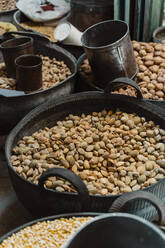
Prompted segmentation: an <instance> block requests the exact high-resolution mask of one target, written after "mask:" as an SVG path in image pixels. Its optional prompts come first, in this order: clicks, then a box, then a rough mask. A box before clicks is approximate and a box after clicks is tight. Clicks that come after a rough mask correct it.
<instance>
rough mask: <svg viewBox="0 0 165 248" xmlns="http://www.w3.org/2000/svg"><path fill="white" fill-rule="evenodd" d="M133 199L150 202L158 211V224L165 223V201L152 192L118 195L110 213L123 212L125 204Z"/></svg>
mask: <svg viewBox="0 0 165 248" xmlns="http://www.w3.org/2000/svg"><path fill="white" fill-rule="evenodd" d="M133 200H144V201H148V202H150V203H151V204H152V205H153V206H154V207H155V208H156V210H157V212H158V216H159V219H158V224H159V225H165V205H164V203H163V202H162V201H161V200H160V199H159V198H157V197H156V196H155V195H153V194H152V193H150V192H146V191H137V192H130V193H126V194H123V195H122V196H120V197H118V198H117V199H116V200H115V201H114V202H113V203H112V205H111V207H110V209H109V211H108V212H109V213H114V212H122V210H123V208H124V206H126V204H127V203H129V202H131V201H133Z"/></svg>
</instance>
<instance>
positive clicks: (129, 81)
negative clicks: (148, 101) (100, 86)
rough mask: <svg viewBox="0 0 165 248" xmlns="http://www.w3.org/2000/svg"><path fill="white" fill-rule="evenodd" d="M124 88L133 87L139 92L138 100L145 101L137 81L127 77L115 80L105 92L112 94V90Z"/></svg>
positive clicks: (108, 85)
mask: <svg viewBox="0 0 165 248" xmlns="http://www.w3.org/2000/svg"><path fill="white" fill-rule="evenodd" d="M123 86H132V87H133V88H134V89H135V90H136V92H137V98H138V99H143V96H142V93H141V91H140V88H139V86H138V85H137V84H136V83H135V81H133V80H132V79H130V78H126V77H121V78H116V79H115V80H113V81H111V82H109V83H108V84H107V86H106V88H105V89H104V92H105V93H110V92H111V91H112V90H114V89H117V88H120V87H123Z"/></svg>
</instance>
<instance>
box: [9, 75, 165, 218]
mask: <svg viewBox="0 0 165 248" xmlns="http://www.w3.org/2000/svg"><path fill="white" fill-rule="evenodd" d="M119 81H120V82H121V80H119ZM115 84H116V82H115ZM134 86H135V85H134ZM135 87H136V86H135ZM136 88H137V89H138V87H136ZM138 97H139V99H136V98H134V97H129V96H124V95H119V94H111V95H109V94H108V93H103V92H85V93H79V94H74V95H71V96H67V97H65V98H63V99H62V98H60V99H58V100H57V101H54V102H53V103H46V104H44V105H42V106H40V107H38V108H37V109H35V110H33V111H32V112H30V113H29V114H28V115H27V116H26V117H25V118H24V119H23V120H22V121H21V122H20V123H19V124H18V125H17V126H16V127H15V128H14V129H13V130H12V132H11V133H10V135H9V136H8V139H7V142H6V147H5V154H6V159H7V162H8V169H9V173H10V177H11V181H12V184H13V187H14V189H15V191H16V193H17V196H18V198H19V199H20V201H21V202H22V203H23V204H24V206H25V207H26V208H27V209H29V211H30V212H32V213H33V214H34V215H38V216H42V215H50V214H53V213H66V212H80V211H92V212H107V211H108V209H109V207H110V206H111V204H112V203H113V201H114V200H115V199H116V198H118V196H119V195H106V196H101V195H89V194H88V191H87V190H86V188H85V187H82V183H81V182H82V181H81V180H77V181H76V180H75V178H71V177H70V176H69V177H68V179H69V180H70V181H71V182H72V183H74V185H75V186H76V188H77V190H78V192H79V193H68V192H63V193H61V192H57V191H53V190H47V189H45V188H44V187H43V184H42V183H43V181H44V180H45V179H46V178H47V177H49V176H53V175H57V172H56V173H54V171H53V169H52V170H50V171H47V172H46V174H45V175H44V176H41V178H40V182H41V183H40V186H39V185H35V184H33V183H31V182H29V181H27V180H25V179H24V178H22V177H21V176H20V175H19V174H18V173H17V172H16V171H15V170H14V169H13V167H12V164H11V162H10V157H11V154H12V149H13V148H14V147H15V145H16V144H17V142H18V141H19V140H20V139H21V138H22V137H24V136H28V135H31V134H32V133H34V132H35V131H37V130H39V129H41V128H44V127H46V126H48V127H52V126H54V125H55V124H56V122H57V121H59V120H63V119H64V118H65V117H66V116H68V115H69V114H75V115H79V114H81V113H86V114H88V113H92V112H93V111H101V110H102V109H104V108H105V109H112V110H115V109H116V108H119V109H121V111H124V112H128V113H136V114H138V115H139V116H144V117H145V118H146V119H147V120H152V121H154V122H155V123H156V124H159V125H160V127H161V128H164V127H165V112H162V109H161V108H159V107H157V106H155V105H152V104H150V103H149V102H147V101H145V100H143V99H142V98H141V93H140V91H139V90H138ZM60 176H62V173H61V175H60ZM66 177H67V175H65V178H66ZM73 179H74V180H73ZM144 190H145V191H150V192H152V193H153V194H155V195H156V196H158V197H159V198H160V199H162V200H164V201H165V193H164V192H165V179H162V180H160V181H159V182H157V183H156V184H154V185H152V186H150V187H148V188H145V189H144ZM149 206H150V204H148V203H144V202H143V201H142V202H139V203H138V204H137V203H136V204H133V203H132V204H131V205H130V209H131V211H130V212H132V213H137V212H138V211H142V212H143V211H144V215H146V207H149ZM147 215H153V209H149V211H148V212H147Z"/></svg>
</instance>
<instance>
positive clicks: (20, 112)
mask: <svg viewBox="0 0 165 248" xmlns="http://www.w3.org/2000/svg"><path fill="white" fill-rule="evenodd" d="M34 51H35V53H36V54H42V55H44V56H49V57H50V58H56V59H57V60H60V61H61V60H63V61H64V63H65V64H66V65H67V66H68V67H69V68H70V70H71V73H72V74H71V76H69V77H68V78H67V79H65V80H63V81H61V82H60V83H57V84H55V85H54V86H52V87H51V88H49V89H47V90H41V91H37V92H33V93H30V94H25V95H22V96H9V97H4V96H2V95H0V116H1V118H0V119H1V121H0V134H6V133H8V132H9V131H10V130H11V129H12V128H13V127H14V126H15V125H16V124H17V123H18V122H19V121H20V120H21V119H22V118H23V117H24V116H25V115H26V114H27V113H28V112H29V111H30V110H32V109H33V108H35V107H37V106H38V105H40V104H42V103H45V102H46V101H48V100H53V99H56V98H58V97H60V96H64V95H69V94H71V93H73V92H74V87H75V78H76V73H77V65H76V59H75V58H74V56H73V55H72V54H70V53H69V52H67V51H66V50H64V49H63V48H61V47H59V46H57V45H55V44H53V43H51V42H45V41H44V40H42V39H41V40H40V39H39V38H37V39H34ZM1 59H2V57H1ZM1 61H2V60H1Z"/></svg>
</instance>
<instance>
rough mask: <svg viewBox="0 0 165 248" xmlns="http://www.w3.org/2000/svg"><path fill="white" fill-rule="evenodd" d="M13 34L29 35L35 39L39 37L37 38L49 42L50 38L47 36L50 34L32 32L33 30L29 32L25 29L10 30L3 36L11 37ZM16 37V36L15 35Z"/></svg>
mask: <svg viewBox="0 0 165 248" xmlns="http://www.w3.org/2000/svg"><path fill="white" fill-rule="evenodd" d="M12 35H20V36H27V37H29V36H30V37H32V38H34V39H37V40H41V41H44V42H47V43H48V42H49V39H48V38H47V37H48V36H47V35H43V34H41V33H39V32H32V31H31V30H30V31H29V32H25V31H8V32H5V33H4V34H3V37H4V38H7V37H11V36H12ZM13 38H14V36H13Z"/></svg>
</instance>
